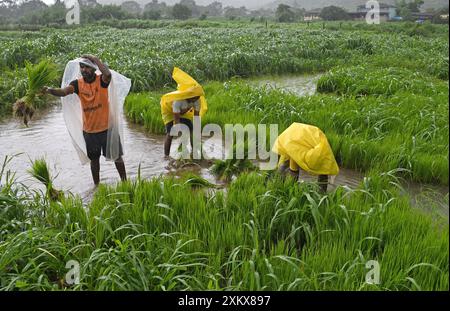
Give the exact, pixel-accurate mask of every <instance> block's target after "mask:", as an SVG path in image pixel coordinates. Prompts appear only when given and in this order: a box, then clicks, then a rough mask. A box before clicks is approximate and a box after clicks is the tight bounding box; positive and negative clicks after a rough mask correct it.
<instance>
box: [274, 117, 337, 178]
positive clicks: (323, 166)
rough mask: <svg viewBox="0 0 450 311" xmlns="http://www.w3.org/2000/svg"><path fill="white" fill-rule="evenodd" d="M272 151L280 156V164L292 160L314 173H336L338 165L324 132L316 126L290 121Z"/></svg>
mask: <svg viewBox="0 0 450 311" xmlns="http://www.w3.org/2000/svg"><path fill="white" fill-rule="evenodd" d="M272 151H273V152H275V153H277V154H279V155H280V156H281V158H280V163H279V165H281V164H282V163H283V162H284V161H286V160H293V161H294V162H295V163H297V164H298V166H300V167H301V168H302V169H303V170H304V171H307V172H309V173H311V174H314V175H337V174H339V167H338V165H337V163H336V159H335V158H334V155H333V151H332V150H331V147H330V145H329V143H328V140H327V137H326V136H325V134H324V133H323V132H322V131H321V130H320V129H319V128H318V127H316V126H312V125H308V124H302V123H292V124H291V125H290V126H289V127H288V128H287V129H286V130H285V131H284V132H283V133H281V134H280V135H279V136H278V138H277V139H276V141H275V143H274V145H273V147H272Z"/></svg>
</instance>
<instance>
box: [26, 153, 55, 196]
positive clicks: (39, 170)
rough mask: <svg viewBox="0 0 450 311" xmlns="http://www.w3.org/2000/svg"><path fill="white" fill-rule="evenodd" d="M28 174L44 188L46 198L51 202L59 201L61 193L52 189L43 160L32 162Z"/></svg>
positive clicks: (45, 163) (50, 179) (51, 181)
mask: <svg viewBox="0 0 450 311" xmlns="http://www.w3.org/2000/svg"><path fill="white" fill-rule="evenodd" d="M28 172H29V173H30V174H31V176H33V177H34V178H36V179H37V180H39V181H40V182H41V183H42V184H43V185H44V186H45V188H46V196H47V198H49V199H50V200H51V201H59V200H60V199H61V197H62V195H63V192H62V191H60V190H57V189H55V188H54V187H53V178H52V176H51V175H50V170H49V169H48V166H47V162H45V160H44V159H37V160H35V161H33V162H32V165H31V169H29V170H28Z"/></svg>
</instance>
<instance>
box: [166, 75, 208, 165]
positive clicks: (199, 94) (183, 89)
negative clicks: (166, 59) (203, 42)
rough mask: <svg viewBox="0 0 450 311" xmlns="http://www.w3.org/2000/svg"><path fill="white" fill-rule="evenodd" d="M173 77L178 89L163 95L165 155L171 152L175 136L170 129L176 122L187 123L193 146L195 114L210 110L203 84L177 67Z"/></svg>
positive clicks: (200, 114)
mask: <svg viewBox="0 0 450 311" xmlns="http://www.w3.org/2000/svg"><path fill="white" fill-rule="evenodd" d="M172 78H173V79H174V80H175V81H176V82H177V84H178V85H177V90H176V91H174V92H170V93H167V94H165V95H163V96H162V97H161V103H160V104H161V115H162V119H163V122H164V125H165V127H166V139H165V141H164V155H165V156H166V157H167V156H169V154H170V147H171V145H172V138H173V136H172V135H170V130H171V129H172V127H173V126H174V125H175V124H179V123H182V124H185V125H186V126H187V127H188V128H189V131H190V135H191V146H192V131H193V124H192V122H193V119H197V118H194V116H200V117H201V116H203V115H204V114H205V112H206V110H208V106H207V103H206V99H205V93H204V91H203V88H202V86H201V85H200V84H199V83H198V82H197V81H195V80H194V79H193V78H192V77H191V76H189V75H188V74H187V73H185V72H184V71H182V70H181V69H179V68H177V67H175V68H174V69H173V73H172Z"/></svg>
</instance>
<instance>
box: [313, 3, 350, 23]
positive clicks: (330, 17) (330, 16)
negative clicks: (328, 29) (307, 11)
mask: <svg viewBox="0 0 450 311" xmlns="http://www.w3.org/2000/svg"><path fill="white" fill-rule="evenodd" d="M319 16H320V18H322V19H324V20H326V21H340V20H347V19H349V18H350V16H349V15H348V13H347V11H345V10H344V9H343V8H341V7H338V6H334V5H330V6H327V7H324V8H323V9H322V11H321V12H320V14H319Z"/></svg>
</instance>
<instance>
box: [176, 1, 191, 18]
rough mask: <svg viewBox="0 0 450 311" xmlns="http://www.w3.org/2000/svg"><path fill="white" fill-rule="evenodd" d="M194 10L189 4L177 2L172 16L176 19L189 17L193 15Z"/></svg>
mask: <svg viewBox="0 0 450 311" xmlns="http://www.w3.org/2000/svg"><path fill="white" fill-rule="evenodd" d="M191 15H192V11H191V9H189V8H188V7H187V6H185V5H182V4H179V3H177V4H175V5H174V6H173V8H172V16H173V18H175V19H188V18H189V17H191Z"/></svg>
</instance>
